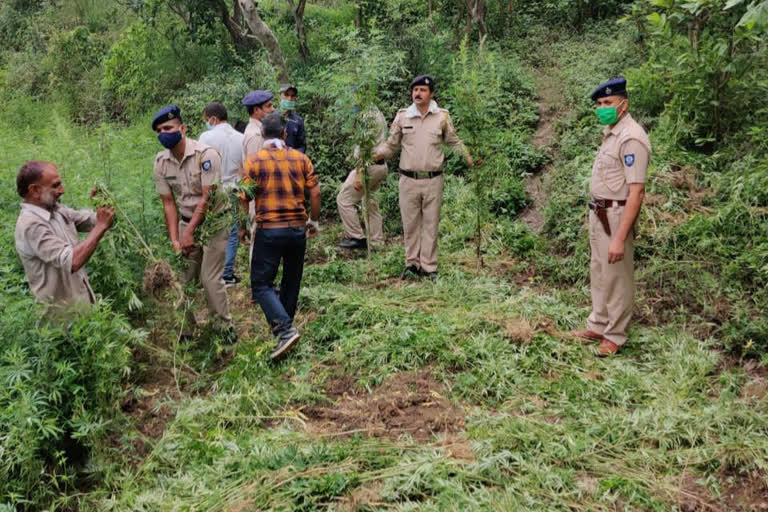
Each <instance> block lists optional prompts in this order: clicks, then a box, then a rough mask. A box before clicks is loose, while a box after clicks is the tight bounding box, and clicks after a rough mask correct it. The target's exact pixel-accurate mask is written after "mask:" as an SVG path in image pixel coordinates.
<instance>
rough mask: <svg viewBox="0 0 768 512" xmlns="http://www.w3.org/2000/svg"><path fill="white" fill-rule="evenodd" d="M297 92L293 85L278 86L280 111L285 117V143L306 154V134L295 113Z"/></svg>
mask: <svg viewBox="0 0 768 512" xmlns="http://www.w3.org/2000/svg"><path fill="white" fill-rule="evenodd" d="M298 95H299V90H298V89H297V88H296V86H295V85H293V84H283V85H281V86H280V110H281V111H282V112H283V117H285V122H286V123H287V124H286V128H285V130H286V132H287V135H286V136H285V143H286V144H287V145H288V147H289V148H293V149H295V150H297V151H301V152H302V153H306V152H307V132H306V130H305V129H304V119H302V117H301V116H300V115H299V114H297V113H296V97H297V96H298Z"/></svg>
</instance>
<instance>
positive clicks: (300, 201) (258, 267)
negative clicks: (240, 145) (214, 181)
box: [240, 112, 320, 360]
mask: <svg viewBox="0 0 768 512" xmlns="http://www.w3.org/2000/svg"><path fill="white" fill-rule="evenodd" d="M261 122H262V132H263V135H264V145H263V147H262V149H261V150H260V151H258V152H257V153H254V154H251V155H249V156H248V158H247V160H246V161H245V166H244V169H245V178H244V179H243V184H244V186H245V187H244V188H246V189H249V192H248V195H249V196H250V197H246V198H244V199H243V206H244V207H245V208H246V210H247V201H248V200H249V199H253V200H254V201H255V207H256V216H255V219H254V222H255V223H256V225H255V229H254V232H253V233H254V234H253V242H252V243H253V255H252V257H251V294H252V298H253V300H254V301H255V302H258V303H259V305H260V306H261V309H262V311H264V315H265V316H266V317H267V322H268V323H269V326H270V327H271V328H272V332H273V333H274V335H275V336H276V337H277V347H276V348H275V350H274V352H272V359H273V360H275V359H277V358H279V357H280V356H281V355H282V354H284V353H285V352H286V351H287V350H288V349H290V348H291V347H292V346H293V345H294V344H295V343H296V341H298V339H299V330H298V329H297V328H296V327H294V325H293V317H294V315H295V314H296V303H297V302H298V300H299V288H300V287H301V276H302V273H303V271H304V252H305V250H306V247H307V237H310V238H311V237H313V236H315V235H316V234H317V231H318V228H319V226H318V221H317V219H318V218H319V217H320V186H319V183H318V180H317V175H316V174H315V171H314V168H313V167H312V162H311V161H310V160H309V158H307V157H306V156H305V155H304V154H303V153H300V152H299V151H297V150H295V149H291V148H289V147H288V146H287V145H286V144H285V136H286V129H285V120H284V119H283V117H282V116H281V115H280V114H279V113H278V112H275V113H273V114H269V115H267V116H266V117H264V119H262V121H261ZM306 195H309V204H310V214H309V216H308V215H307V212H306V209H305V208H304V200H305V197H306ZM247 233H248V232H247V230H246V229H245V228H244V227H241V229H240V236H241V238H243V239H244V238H245V237H246V236H247ZM281 261H282V262H283V279H282V281H281V282H280V295H279V297H278V295H277V293H276V292H275V290H274V288H273V287H272V282H273V281H274V279H275V276H276V275H277V269H278V267H279V266H280V262H281Z"/></svg>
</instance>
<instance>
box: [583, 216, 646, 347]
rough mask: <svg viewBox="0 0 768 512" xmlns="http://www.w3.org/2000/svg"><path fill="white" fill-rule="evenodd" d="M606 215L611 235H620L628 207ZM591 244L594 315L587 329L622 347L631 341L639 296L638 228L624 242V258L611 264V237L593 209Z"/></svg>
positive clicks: (591, 288)
mask: <svg viewBox="0 0 768 512" xmlns="http://www.w3.org/2000/svg"><path fill="white" fill-rule="evenodd" d="M606 213H607V215H608V224H609V225H610V226H611V233H616V232H617V231H618V229H619V223H620V221H621V215H622V214H623V213H624V207H623V206H614V207H612V208H608V209H607V210H606ZM589 245H590V248H591V249H592V256H591V261H590V266H589V270H590V272H589V277H590V291H591V293H592V313H591V314H590V315H589V318H587V327H588V328H589V329H590V330H592V331H595V332H597V333H600V334H602V335H603V336H604V337H605V338H606V339H608V340H610V341H612V342H614V343H615V344H617V345H619V346H621V345H623V344H624V343H625V342H626V341H627V329H628V327H629V321H630V320H631V318H632V307H633V301H634V295H635V275H634V256H635V233H634V229H633V230H632V231H630V234H629V236H628V237H627V240H626V242H624V258H623V259H622V260H621V261H619V262H617V263H613V264H608V248H609V247H610V245H611V237H610V236H608V235H607V234H606V232H605V229H604V228H603V225H602V224H601V223H600V219H599V218H598V217H597V215H596V214H595V212H594V211H593V210H590V211H589Z"/></svg>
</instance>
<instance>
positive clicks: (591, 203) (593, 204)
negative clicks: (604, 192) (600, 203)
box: [587, 201, 597, 210]
mask: <svg viewBox="0 0 768 512" xmlns="http://www.w3.org/2000/svg"><path fill="white" fill-rule="evenodd" d="M587 206H588V207H589V209H590V210H595V209H597V205H596V204H595V202H594V201H590V202H588V203H587Z"/></svg>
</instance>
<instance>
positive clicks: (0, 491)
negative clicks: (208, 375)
mask: <svg viewBox="0 0 768 512" xmlns="http://www.w3.org/2000/svg"><path fill="white" fill-rule="evenodd" d="M4 302H5V303H4V304H3V310H4V312H5V314H4V315H3V317H2V320H0V336H2V338H3V339H4V340H6V345H5V347H4V349H3V353H2V357H1V358H0V381H1V382H2V383H3V386H2V392H0V440H1V441H2V446H3V449H2V450H0V501H6V502H8V503H11V504H19V505H20V504H24V503H26V504H29V505H32V506H35V507H38V506H39V507H41V508H42V507H43V506H44V505H45V504H47V503H50V502H51V501H53V500H54V499H55V498H56V497H57V495H59V493H62V492H67V491H68V490H71V489H72V488H73V486H74V485H75V484H76V471H75V470H76V468H77V467H78V466H80V465H82V464H83V462H84V461H85V458H86V457H87V455H88V453H89V452H91V451H94V450H98V449H99V444H100V443H101V442H102V441H103V440H104V439H105V437H106V434H107V433H108V432H109V424H110V421H111V420H112V418H113V417H114V416H115V414H116V413H117V412H118V411H119V402H120V398H121V396H123V394H124V391H123V383H124V382H125V379H126V377H127V376H128V372H129V366H130V360H131V350H132V349H133V348H134V347H135V346H136V345H137V344H138V343H139V342H140V341H141V339H142V335H141V334H140V333H139V332H138V331H135V330H133V329H132V328H131V327H130V326H129V325H128V323H127V322H126V321H125V319H124V318H123V317H122V316H120V315H118V314H115V312H114V311H112V310H111V308H110V307H109V306H108V305H106V304H100V305H97V306H94V307H93V308H92V309H89V310H88V311H83V312H79V313H77V314H71V315H70V314H67V315H66V316H65V315H64V313H53V312H49V313H48V315H50V316H52V317H53V319H52V321H51V323H50V324H49V323H48V322H47V321H46V320H40V317H41V315H42V314H43V311H42V308H41V307H38V306H33V305H32V304H31V301H30V300H29V299H26V300H18V299H17V300H14V301H4Z"/></svg>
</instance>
